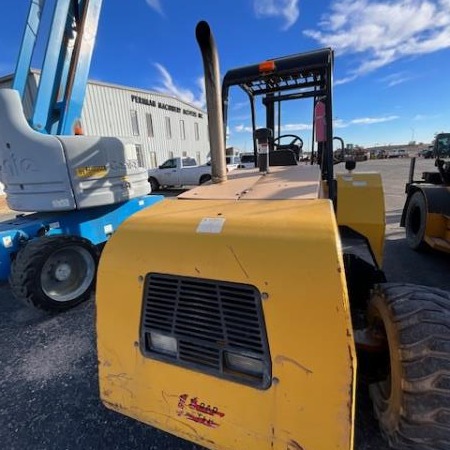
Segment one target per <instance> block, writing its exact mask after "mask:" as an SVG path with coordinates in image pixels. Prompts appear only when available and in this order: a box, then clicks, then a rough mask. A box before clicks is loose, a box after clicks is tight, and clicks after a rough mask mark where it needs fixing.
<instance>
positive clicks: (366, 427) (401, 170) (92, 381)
mask: <svg viewBox="0 0 450 450" xmlns="http://www.w3.org/2000/svg"><path fill="white" fill-rule="evenodd" d="M408 167H409V160H406V159H405V160H402V159H399V160H381V161H368V162H363V163H358V167H357V170H371V171H381V173H382V175H383V180H384V184H385V198H386V207H387V240H386V252H385V254H386V257H385V267H384V268H385V271H386V274H387V276H388V279H389V280H390V281H402V282H415V283H420V284H426V285H430V286H435V287H440V288H444V289H448V290H450V277H448V273H450V272H449V269H450V258H449V257H448V255H442V254H438V253H425V254H417V253H415V252H412V251H411V250H410V249H409V248H408V247H407V246H406V243H405V241H404V232H403V230H402V229H400V228H399V227H398V222H399V219H400V215H401V211H402V207H403V202H404V199H405V196H404V184H405V182H406V179H407V176H408ZM426 167H428V168H429V169H431V168H432V167H433V162H432V161H431V162H430V161H419V162H418V169H417V173H420V171H421V170H423V169H424V168H426ZM337 169H338V170H343V168H342V167H341V166H337ZM0 206H1V205H0ZM0 214H10V212H9V211H7V210H6V209H5V208H0ZM1 217H5V216H3V215H2V216H1ZM94 316H95V308H94V302H93V301H91V302H88V303H85V304H83V305H80V306H79V307H77V308H75V309H73V310H71V311H69V312H67V313H64V314H60V315H56V316H51V315H48V314H44V313H41V312H37V311H34V310H31V309H29V308H27V307H25V306H22V305H21V304H19V303H18V302H16V301H14V299H13V298H12V297H11V294H10V291H9V289H8V287H7V286H3V287H0V361H1V366H0V395H1V408H0V442H1V447H2V448H5V449H81V448H83V449H106V448H107V449H157V450H160V449H161V450H162V449H172V450H174V449H199V447H197V446H194V445H192V444H190V443H188V442H186V441H182V440H180V439H177V438H175V437H173V436H170V435H168V434H165V433H163V432H160V431H158V430H155V429H153V428H151V427H148V426H145V425H143V424H141V423H138V422H136V421H134V420H131V419H128V418H127V417H123V416H121V415H119V414H117V413H114V412H111V411H109V410H107V409H106V408H104V407H103V406H102V404H101V402H100V400H99V396H98V384H97V371H96V362H97V361H96V349H95V317H94ZM330 369H331V368H330ZM324 432H326V430H324ZM356 449H357V450H384V449H387V445H386V444H385V443H384V441H383V440H382V438H381V436H380V433H379V431H378V428H377V424H376V422H375V420H374V418H373V416H372V410H371V405H370V401H369V399H368V395H367V391H366V389H365V387H364V386H360V387H359V389H358V414H357V424H356Z"/></svg>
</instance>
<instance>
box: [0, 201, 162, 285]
mask: <svg viewBox="0 0 450 450" xmlns="http://www.w3.org/2000/svg"><path fill="white" fill-rule="evenodd" d="M162 199H164V196H162V195H148V196H145V197H139V198H135V199H131V200H128V201H126V202H124V203H120V204H115V205H108V206H100V207H95V208H88V209H82V210H74V211H61V212H52V213H32V214H27V215H19V216H17V217H16V218H14V219H12V220H7V221H4V222H0V281H6V280H8V277H9V274H10V271H11V261H12V259H13V257H14V255H15V254H16V253H17V252H18V251H19V250H20V249H21V248H22V246H23V245H24V244H25V243H26V242H27V241H29V240H31V239H36V238H39V237H40V236H59V235H66V236H67V235H70V236H80V237H84V238H86V239H89V240H90V241H91V242H92V243H93V244H94V245H99V244H103V243H104V242H106V241H107V240H108V239H109V237H110V236H111V235H112V234H113V233H114V231H115V230H116V229H117V227H118V226H119V225H120V224H121V223H122V222H123V221H124V220H125V219H127V218H128V217H129V216H131V215H132V214H134V213H136V212H138V211H140V210H142V209H144V208H147V207H149V206H151V205H154V204H155V203H157V202H159V201H161V200H162Z"/></svg>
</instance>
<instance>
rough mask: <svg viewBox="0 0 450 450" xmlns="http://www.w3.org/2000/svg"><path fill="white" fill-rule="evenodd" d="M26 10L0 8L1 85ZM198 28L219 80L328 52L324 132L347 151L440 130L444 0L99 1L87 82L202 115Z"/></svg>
mask: <svg viewBox="0 0 450 450" xmlns="http://www.w3.org/2000/svg"><path fill="white" fill-rule="evenodd" d="M47 1H49V2H52V1H54V0H47ZM28 5H29V0H2V6H3V9H2V14H1V16H0V75H5V74H7V73H11V72H12V71H13V70H14V66H15V61H16V58H17V55H18V51H19V47H20V40H21V35H22V29H23V26H24V21H25V18H26V14H27V11H28ZM199 20H207V21H208V22H209V24H210V26H211V28H212V30H213V33H214V35H215V38H216V43H217V46H218V49H219V55H220V65H221V71H222V73H225V72H226V70H228V69H230V68H233V67H237V66H242V65H247V64H253V63H257V62H259V61H262V60H265V59H268V58H271V57H278V56H283V55H288V54H293V53H299V52H303V51H308V50H312V49H316V48H320V47H324V46H331V47H332V48H334V49H335V53H336V58H335V71H334V81H335V86H334V99H333V101H334V126H335V134H336V135H340V136H342V137H343V138H344V140H345V141H346V142H348V143H354V144H361V145H365V146H371V145H374V144H376V143H378V144H389V143H392V144H401V143H407V142H408V141H411V140H415V141H417V142H430V141H431V139H432V138H433V135H434V133H436V132H440V131H450V0H389V1H388V0H331V1H330V0H314V1H312V0H190V1H186V0H185V1H182V0H128V1H123V0H103V8H102V14H101V17H100V23H99V29H98V34H97V43H96V47H95V50H94V56H93V60H92V65H91V71H90V77H91V78H92V79H96V80H101V81H105V82H111V83H118V84H123V85H128V86H136V87H139V88H143V89H150V90H158V91H162V92H166V93H169V94H172V95H174V96H177V97H180V98H182V99H184V100H186V101H189V102H191V103H193V104H196V105H197V106H203V107H204V91H203V87H202V64H201V59H200V54H199V51H198V48H197V44H196V41H195V26H196V23H197V22H198V21H199ZM41 53H42V52H41ZM34 66H36V67H38V66H39V57H38V58H36V61H35V63H34ZM232 101H233V106H232V111H231V118H230V122H229V128H228V132H229V144H230V145H236V146H238V147H241V148H243V149H249V148H250V133H249V131H248V129H249V125H250V115H249V112H248V111H247V109H246V108H245V107H244V105H243V103H242V97H241V96H239V95H238V93H235V92H234V91H233V92H232ZM297 105H298V104H297ZM306 106H307V107H305V106H303V107H302V108H298V106H295V105H294V104H292V105H291V104H290V105H289V106H286V109H285V110H283V114H284V120H283V122H284V126H283V128H282V131H283V132H286V133H295V134H298V135H300V136H301V137H302V138H303V140H304V141H305V147H307V146H308V142H309V141H310V134H311V132H310V125H311V111H310V109H311V108H310V106H309V105H306Z"/></svg>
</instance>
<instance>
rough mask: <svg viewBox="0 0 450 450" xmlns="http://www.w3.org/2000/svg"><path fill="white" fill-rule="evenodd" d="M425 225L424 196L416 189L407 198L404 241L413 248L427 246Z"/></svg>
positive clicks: (421, 248)
mask: <svg viewBox="0 0 450 450" xmlns="http://www.w3.org/2000/svg"><path fill="white" fill-rule="evenodd" d="M426 225H427V205H426V202H425V197H424V195H423V194H422V192H420V191H416V192H414V193H413V194H412V196H411V198H410V199H409V203H408V209H407V210H406V217H405V228H406V242H407V243H408V245H409V247H410V248H412V249H413V250H424V249H425V248H426V247H427V244H426V243H425V241H424V237H425V228H426Z"/></svg>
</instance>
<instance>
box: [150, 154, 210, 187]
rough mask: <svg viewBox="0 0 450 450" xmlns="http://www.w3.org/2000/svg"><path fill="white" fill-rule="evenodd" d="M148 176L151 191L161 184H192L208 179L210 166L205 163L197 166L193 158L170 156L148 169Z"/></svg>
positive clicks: (204, 181) (201, 182)
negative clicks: (154, 167) (153, 167)
mask: <svg viewBox="0 0 450 450" xmlns="http://www.w3.org/2000/svg"><path fill="white" fill-rule="evenodd" d="M148 177H149V178H148V181H149V182H150V185H151V187H152V191H157V190H158V189H159V188H160V187H162V186H170V187H172V186H177V187H178V186H192V185H197V184H203V183H206V182H207V181H209V180H210V179H211V167H210V166H209V165H207V164H204V165H201V166H199V165H198V164H197V160H196V159H195V158H190V157H186V158H179V157H178V158H170V159H168V160H167V161H165V162H164V163H163V164H161V165H160V166H159V167H158V168H157V169H150V170H149V171H148Z"/></svg>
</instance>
